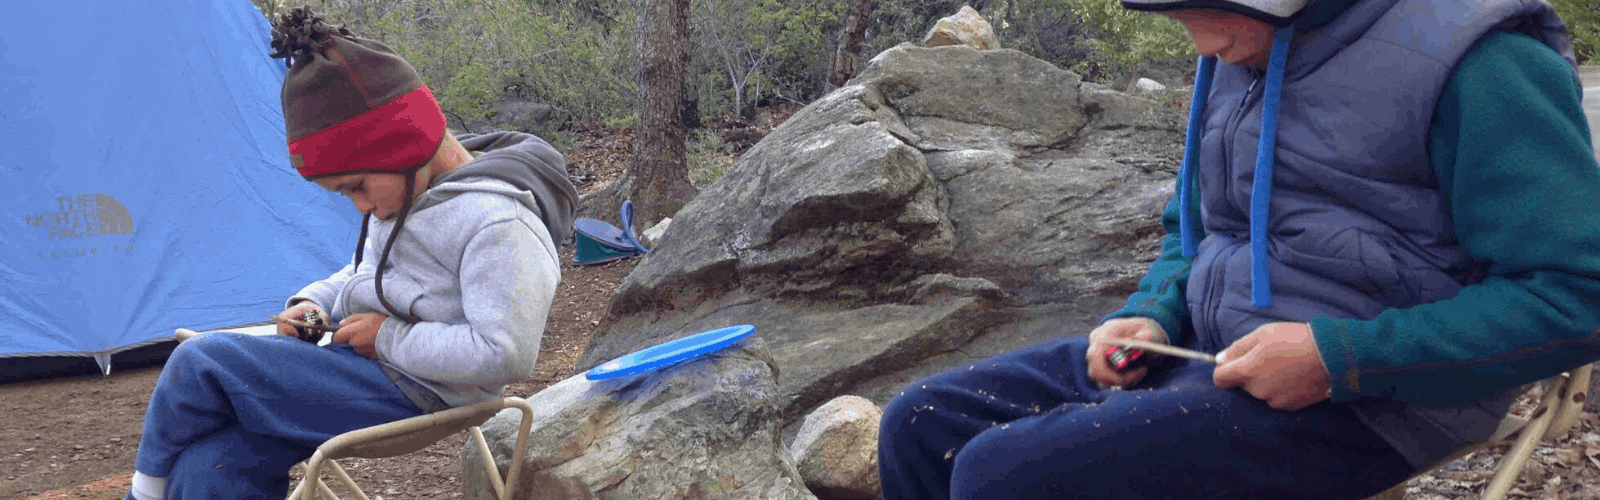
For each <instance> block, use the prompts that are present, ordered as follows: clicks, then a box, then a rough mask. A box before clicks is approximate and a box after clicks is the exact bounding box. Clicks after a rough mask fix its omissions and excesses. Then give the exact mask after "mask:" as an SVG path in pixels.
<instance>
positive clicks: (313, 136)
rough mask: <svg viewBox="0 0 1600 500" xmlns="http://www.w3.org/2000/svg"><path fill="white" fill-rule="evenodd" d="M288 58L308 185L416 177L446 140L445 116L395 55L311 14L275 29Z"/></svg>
mask: <svg viewBox="0 0 1600 500" xmlns="http://www.w3.org/2000/svg"><path fill="white" fill-rule="evenodd" d="M272 31H273V32H272V48H273V50H274V52H273V53H272V57H275V58H283V59H284V63H285V64H286V65H287V66H288V67H289V74H288V76H287V77H285V78H284V80H283V94H282V99H283V121H284V125H285V126H286V128H287V129H288V132H289V160H290V163H292V164H293V165H294V168H295V169H296V170H298V171H299V172H300V175H301V176H302V177H305V178H306V179H316V178H318V177H325V176H330V175H342V174H350V173H360V172H396V173H414V172H416V170H417V169H419V168H421V167H422V166H423V165H424V164H426V163H427V162H428V160H429V159H430V158H432V157H433V154H434V152H435V151H437V150H438V148H439V141H441V140H443V139H444V133H445V119H444V113H443V112H441V111H440V110H439V104H438V102H437V101H435V100H434V98H433V93H432V92H431V91H429V90H428V87H427V86H425V85H423V84H422V78H421V77H420V76H417V70H416V69H414V68H412V67H411V64H410V63H407V62H406V60H405V59H403V58H401V57H400V54H398V53H396V52H395V51H394V49H391V48H389V47H388V46H387V45H384V44H382V43H379V42H377V41H373V40H368V39H365V38H360V37H357V36H355V35H354V34H352V33H350V30H348V29H345V28H344V27H343V26H338V27H335V26H329V25H328V24H326V23H324V22H323V20H322V19H321V18H320V17H318V16H316V15H314V14H312V13H311V10H310V9H308V8H304V7H302V8H297V9H294V10H292V11H290V12H289V13H287V14H284V15H283V16H282V17H281V18H280V19H279V20H278V22H277V23H275V24H274V26H273V30H272Z"/></svg>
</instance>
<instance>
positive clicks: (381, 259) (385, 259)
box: [355, 170, 422, 324]
mask: <svg viewBox="0 0 1600 500" xmlns="http://www.w3.org/2000/svg"><path fill="white" fill-rule="evenodd" d="M416 189H417V171H416V170H412V171H411V172H410V173H408V174H406V191H405V192H406V202H405V206H404V207H402V208H401V209H400V216H399V217H398V218H396V219H395V221H394V230H392V231H390V232H389V241H388V242H386V243H384V245H383V253H381V254H379V255H378V269H377V270H376V271H374V272H373V273H372V274H373V281H372V286H373V287H374V288H377V289H378V302H379V303H382V304H383V308H384V310H386V311H388V312H389V316H392V317H395V318H399V319H400V320H402V321H405V322H406V323H413V324H415V323H420V322H422V318H418V317H416V316H412V315H410V314H406V313H403V312H400V311H397V310H395V308H394V305H392V304H389V299H388V297H385V296H384V295H383V268H384V266H386V265H388V264H389V251H390V250H393V249H394V240H395V239H396V238H397V237H399V236H400V229H401V228H402V227H405V225H406V216H408V215H411V206H412V204H413V203H414V202H413V201H412V199H411V196H410V195H411V193H412V192H414V191H415V190H416ZM371 220H372V214H370V213H368V214H366V215H363V216H362V217H361V236H360V237H358V238H356V265H355V267H356V268H360V267H361V257H362V255H361V254H362V253H364V252H363V249H364V248H365V247H366V246H367V223H368V222H369V221H371Z"/></svg>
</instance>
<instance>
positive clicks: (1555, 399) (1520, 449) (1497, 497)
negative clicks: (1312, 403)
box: [1368, 364, 1594, 500]
mask: <svg viewBox="0 0 1600 500" xmlns="http://www.w3.org/2000/svg"><path fill="white" fill-rule="evenodd" d="M1593 371H1594V365H1593V364H1588V365H1583V366H1582V367H1579V368H1577V369H1575V370H1572V371H1570V372H1566V373H1562V374H1560V375H1557V376H1554V377H1550V378H1548V379H1545V380H1544V381H1543V382H1542V383H1543V384H1544V397H1543V398H1541V400H1540V402H1539V406H1538V407H1537V409H1535V410H1534V411H1533V413H1531V414H1529V415H1528V416H1526V417H1522V416H1517V415H1511V414H1507V415H1506V417H1505V418H1504V419H1502V420H1501V421H1500V428H1499V429H1497V430H1495V432H1494V435H1492V436H1490V437H1489V439H1488V440H1486V441H1483V442H1479V443H1475V444H1472V445H1468V446H1466V447H1465V448H1462V449H1460V450H1457V451H1456V452H1455V453H1453V454H1451V455H1450V456H1449V457H1446V458H1445V459H1444V460H1440V461H1439V463H1438V464H1435V465H1434V467H1430V468H1428V469H1426V470H1423V471H1421V472H1418V473H1416V474H1414V475H1412V477H1417V476H1420V475H1423V474H1427V473H1429V472H1431V471H1433V470H1434V469H1436V468H1438V466H1440V465H1444V464H1446V463H1449V462H1451V461H1454V460H1456V459H1458V458H1461V457H1464V456H1466V455H1467V454H1469V453H1473V452H1476V451H1479V450H1482V449H1485V448H1489V447H1491V446H1495V445H1498V444H1502V443H1506V442H1509V441H1512V440H1515V443H1516V444H1514V445H1512V447H1511V449H1510V450H1508V451H1507V452H1506V456H1505V458H1504V460H1502V461H1501V463H1500V469H1499V470H1497V471H1495V474H1494V479H1492V480H1490V481H1489V485H1488V486H1487V487H1485V488H1484V489H1483V496H1481V497H1479V498H1481V499H1482V500H1504V499H1505V497H1506V493H1507V492H1509V491H1511V486H1512V485H1515V484H1516V482H1517V477H1518V476H1521V475H1522V468H1523V466H1525V465H1527V463H1528V457H1529V456H1531V455H1533V449H1534V448H1535V447H1537V446H1538V445H1539V442H1540V441H1542V440H1544V439H1545V438H1559V437H1561V436H1563V435H1565V434H1566V433H1567V431H1568V430H1571V429H1572V427H1573V425H1575V424H1577V422H1578V416H1579V414H1580V413H1582V412H1583V401H1584V400H1585V399H1587V397H1588V394H1587V393H1588V391H1589V378H1590V376H1591V375H1592V372H1593ZM1407 482H1410V478H1408V479H1406V481H1403V482H1401V483H1400V484H1398V485H1395V486H1394V487H1393V488H1389V489H1388V490H1386V491H1384V492H1383V493H1379V494H1377V495H1374V496H1372V497H1370V498H1368V500H1400V499H1402V498H1405V486H1406V483H1407Z"/></svg>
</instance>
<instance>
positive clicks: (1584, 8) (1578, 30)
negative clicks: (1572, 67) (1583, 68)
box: [1550, 0, 1600, 64]
mask: <svg viewBox="0 0 1600 500" xmlns="http://www.w3.org/2000/svg"><path fill="white" fill-rule="evenodd" d="M1550 4H1551V5H1552V6H1554V7H1555V8H1556V14H1558V15H1560V16H1561V21H1562V22H1564V23H1566V25H1567V29H1568V30H1570V31H1572V50H1573V51H1574V52H1576V53H1577V56H1578V64H1587V63H1588V61H1591V60H1593V59H1594V58H1595V56H1596V55H1597V54H1600V3H1596V2H1582V1H1578V0H1551V2H1550Z"/></svg>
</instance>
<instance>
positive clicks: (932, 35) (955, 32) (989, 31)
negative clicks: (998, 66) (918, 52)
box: [922, 6, 1000, 50]
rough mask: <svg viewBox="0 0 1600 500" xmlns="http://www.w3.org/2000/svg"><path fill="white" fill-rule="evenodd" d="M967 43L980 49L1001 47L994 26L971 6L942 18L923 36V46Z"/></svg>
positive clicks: (963, 7)
mask: <svg viewBox="0 0 1600 500" xmlns="http://www.w3.org/2000/svg"><path fill="white" fill-rule="evenodd" d="M945 45H967V46H970V47H972V48H974V49H978V50H989V49H998V48H1000V41H999V40H998V39H996V38H995V36H994V27H993V26H990V25H989V21H985V20H984V19H983V16H980V15H978V11H977V10H974V9H973V8H972V7H971V6H962V7H961V11H960V12H957V13H956V15H953V16H950V17H946V18H944V19H940V20H939V22H938V23H935V24H934V25H933V29H930V30H928V34H927V36H924V37H923V38H922V46H923V47H942V46H945Z"/></svg>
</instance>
